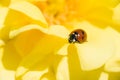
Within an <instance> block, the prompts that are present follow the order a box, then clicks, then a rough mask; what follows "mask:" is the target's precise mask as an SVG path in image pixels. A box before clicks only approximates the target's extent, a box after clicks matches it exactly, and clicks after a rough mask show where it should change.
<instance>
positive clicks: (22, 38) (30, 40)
mask: <svg viewBox="0 0 120 80" xmlns="http://www.w3.org/2000/svg"><path fill="white" fill-rule="evenodd" d="M40 27H41V26H39V25H27V26H24V27H22V28H20V29H16V30H13V31H11V32H10V39H13V40H14V46H15V48H16V50H17V51H18V53H19V54H20V55H21V56H22V57H24V56H25V55H27V54H29V53H30V52H31V51H32V50H33V49H34V47H35V46H36V45H37V44H38V42H39V40H41V39H42V38H43V37H44V35H45V33H43V32H42V31H44V30H43V29H42V27H41V28H40Z"/></svg>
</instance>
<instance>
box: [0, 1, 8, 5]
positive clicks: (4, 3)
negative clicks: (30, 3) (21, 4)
mask: <svg viewBox="0 0 120 80" xmlns="http://www.w3.org/2000/svg"><path fill="white" fill-rule="evenodd" d="M9 4H10V0H0V6H8V5H9Z"/></svg>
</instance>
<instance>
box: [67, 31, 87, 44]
mask: <svg viewBox="0 0 120 80" xmlns="http://www.w3.org/2000/svg"><path fill="white" fill-rule="evenodd" d="M86 40H87V34H86V32H85V31H84V30H82V29H76V30H74V31H72V32H71V33H70V34H69V38H68V42H69V43H83V42H85V41H86Z"/></svg>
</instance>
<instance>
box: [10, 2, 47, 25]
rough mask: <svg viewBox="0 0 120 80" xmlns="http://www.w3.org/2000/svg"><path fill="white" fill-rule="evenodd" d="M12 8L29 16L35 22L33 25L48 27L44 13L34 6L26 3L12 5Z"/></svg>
mask: <svg viewBox="0 0 120 80" xmlns="http://www.w3.org/2000/svg"><path fill="white" fill-rule="evenodd" d="M10 8H11V9H13V10H16V11H19V12H21V13H23V14H25V15H27V16H29V17H30V18H32V19H33V20H34V21H33V23H37V24H40V25H41V26H44V27H47V23H46V20H45V18H44V16H43V15H42V12H41V11H40V9H38V8H37V7H36V6H34V5H33V4H30V3H28V2H26V1H21V2H15V3H13V4H11V5H10Z"/></svg>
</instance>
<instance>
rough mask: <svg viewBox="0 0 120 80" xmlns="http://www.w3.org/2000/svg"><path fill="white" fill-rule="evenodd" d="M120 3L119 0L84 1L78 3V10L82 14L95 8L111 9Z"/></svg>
mask: <svg viewBox="0 0 120 80" xmlns="http://www.w3.org/2000/svg"><path fill="white" fill-rule="evenodd" d="M119 2H120V1H119V0H87V1H86V0H85V1H79V3H80V4H79V10H80V11H81V12H82V11H83V12H85V11H89V10H91V9H93V8H96V7H107V8H111V7H114V6H116V5H117V4H118V3H119Z"/></svg>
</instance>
